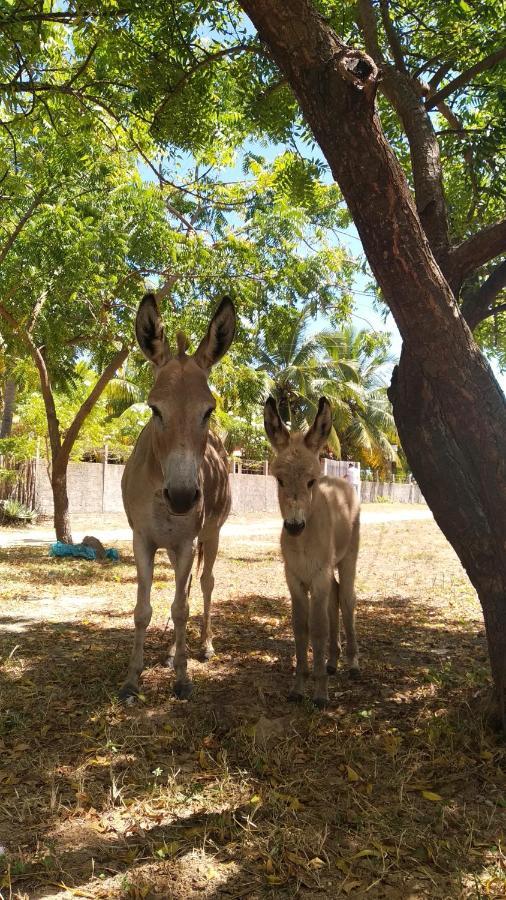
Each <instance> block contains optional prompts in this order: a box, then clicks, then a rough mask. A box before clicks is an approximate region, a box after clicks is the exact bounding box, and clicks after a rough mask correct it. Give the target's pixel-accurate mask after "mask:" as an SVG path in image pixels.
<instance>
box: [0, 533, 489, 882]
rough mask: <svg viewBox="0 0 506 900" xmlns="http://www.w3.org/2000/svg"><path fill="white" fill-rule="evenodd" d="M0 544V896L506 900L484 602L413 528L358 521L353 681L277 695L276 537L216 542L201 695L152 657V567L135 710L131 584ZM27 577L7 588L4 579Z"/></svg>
mask: <svg viewBox="0 0 506 900" xmlns="http://www.w3.org/2000/svg"><path fill="white" fill-rule="evenodd" d="M120 550H121V554H122V559H121V562H119V563H117V564H112V563H90V562H87V561H77V560H67V559H50V558H49V557H48V556H47V555H46V551H45V550H44V549H42V548H36V547H30V548H24V547H23V548H21V549H19V548H16V549H8V550H3V551H1V554H0V566H1V575H2V579H1V582H0V585H1V586H0V598H1V607H0V609H1V614H0V629H1V631H0V688H1V695H0V696H1V701H0V702H1V718H0V846H1V847H2V848H3V849H4V850H5V853H4V855H3V857H2V856H0V895H1V896H2V897H3V898H7V897H9V898H18V900H21V898H30V900H32V898H33V900H36V898H42V897H56V896H57V897H62V898H63V897H65V898H67V897H68V898H70V897H90V898H120V897H121V898H131V900H137V898H148V900H149V898H174V900H183V898H185V900H186V898H194V897H195V898H196V897H199V898H200V897H204V898H229V900H230V898H243V897H244V898H251V900H253V898H263V897H272V898H288V897H294V896H300V897H305V898H312V897H329V898H331V897H332V898H333V897H340V896H342V897H346V896H350V897H370V898H382V897H384V898H399V900H404V898H418V897H430V898H441V900H443V898H454V897H459V898H460V897H462V898H494V897H504V896H506V880H505V872H506V868H505V866H506V858H505V855H504V842H505V835H504V831H505V818H506V801H505V790H504V788H505V774H504V763H505V752H504V745H503V744H501V743H500V742H499V740H498V739H497V737H496V736H495V735H494V734H492V733H491V732H489V731H488V730H487V728H486V726H485V724H484V723H483V721H482V718H481V715H480V709H481V707H482V703H483V697H484V696H485V694H486V692H487V690H488V687H489V672H488V664H487V654H486V644H485V639H484V633H483V625H482V619H481V613H480V610H479V606H478V603H477V600H476V597H475V595H474V593H473V591H472V589H471V588H470V586H469V583H468V581H467V579H466V577H465V574H464V572H463V571H462V569H461V567H460V564H459V562H458V560H457V559H456V557H455V555H454V554H453V551H452V550H451V548H450V547H449V546H448V544H447V543H446V542H445V540H444V539H443V537H442V536H441V534H440V533H439V531H438V530H437V528H436V526H435V525H434V524H433V523H432V522H429V521H423V522H399V523H390V524H388V525H368V526H366V527H364V529H363V540H362V549H361V556H360V566H359V573H360V574H359V578H358V595H359V610H358V629H359V637H360V643H361V655H362V666H363V676H362V680H361V681H360V682H359V683H358V684H355V683H351V682H350V681H349V680H348V678H347V676H346V673H345V672H344V670H343V669H341V670H340V671H339V673H338V675H337V676H336V678H334V679H332V686H331V696H332V701H333V702H332V705H331V707H330V709H329V710H328V711H326V712H325V713H316V712H315V711H314V710H313V709H312V707H311V705H310V704H307V705H305V706H303V707H302V708H300V709H299V708H296V709H293V708H292V707H291V706H290V705H289V704H287V703H286V701H285V697H286V694H287V693H288V690H289V685H290V679H291V665H292V640H291V627H290V616H289V606H288V603H287V598H286V586H285V583H284V579H283V573H282V568H281V565H280V561H279V556H278V551H277V545H276V540H275V539H274V538H273V540H272V541H271V540H270V538H268V539H267V540H266V538H265V535H263V536H261V539H260V537H259V539H255V538H253V539H251V538H247V537H242V538H237V537H235V538H227V539H225V540H224V541H223V545H222V549H221V551H220V556H219V562H218V565H217V567H216V590H215V598H216V603H215V607H214V609H215V618H214V623H215V645H216V648H217V650H218V651H219V652H218V655H217V657H215V658H214V659H213V660H212V661H211V662H210V663H207V664H206V663H202V662H199V661H198V659H197V658H196V654H197V650H198V615H197V614H198V612H199V610H200V594H199V592H198V590H197V589H196V587H195V586H194V590H193V595H192V618H191V620H190V624H189V648H190V654H191V655H192V659H191V660H190V668H191V671H192V676H193V678H194V682H195V695H194V698H193V699H192V700H191V701H190V702H187V703H180V702H178V701H176V700H174V699H173V698H172V697H171V683H172V677H173V676H172V675H171V673H170V672H169V671H168V670H167V669H166V668H165V667H164V666H163V665H162V661H163V658H164V653H165V651H166V649H167V645H168V635H167V634H164V628H165V624H166V619H167V612H168V607H169V597H170V595H171V593H172V588H173V577H172V573H171V570H170V568H169V566H168V565H167V563H166V562H165V559H164V556H163V555H162V554H159V556H158V557H157V568H156V573H155V583H154V589H153V608H154V614H153V621H152V625H151V627H150V630H149V632H148V639H147V644H146V664H147V668H146V671H145V674H144V676H143V695H142V700H141V701H140V702H139V704H138V705H137V706H135V707H127V708H124V707H122V706H120V705H119V704H118V703H117V700H116V691H117V688H118V686H119V685H120V683H121V680H122V678H123V676H124V674H125V670H126V663H127V658H128V654H129V651H130V647H131V641H132V620H131V610H132V607H133V602H134V594H135V574H134V568H133V562H132V557H131V551H130V548H129V546H128V545H122V546H120ZM20 572H21V573H22V577H20Z"/></svg>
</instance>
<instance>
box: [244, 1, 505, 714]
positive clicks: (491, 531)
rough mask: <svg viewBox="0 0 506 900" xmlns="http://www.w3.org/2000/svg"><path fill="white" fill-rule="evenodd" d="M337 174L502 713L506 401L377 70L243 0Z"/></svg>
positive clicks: (428, 492) (292, 19)
mask: <svg viewBox="0 0 506 900" xmlns="http://www.w3.org/2000/svg"><path fill="white" fill-rule="evenodd" d="M240 2H241V6H242V7H243V8H244V10H245V11H246V12H247V14H248V15H249V16H250V18H251V19H252V21H253V23H254V24H255V26H256V27H257V30H258V32H259V35H260V37H261V39H262V40H264V41H265V42H266V44H267V45H268V46H269V49H270V51H271V54H272V56H273V58H274V59H275V61H276V62H277V64H278V65H279V67H280V68H281V69H282V71H283V72H284V73H285V75H286V77H287V79H288V81H289V83H290V84H291V86H292V88H293V90H294V93H295V95H296V97H297V99H298V101H299V104H300V106H301V109H302V111H303V113H304V115H305V117H306V119H307V121H308V123H309V125H310V127H311V129H312V131H313V133H314V135H315V138H316V140H317V141H318V143H319V145H320V147H321V149H322V152H323V153H324V155H325V157H326V159H327V161H328V163H329V165H330V167H331V169H332V173H333V175H334V178H335V180H336V181H337V182H338V184H339V186H340V188H341V190H342V192H343V195H344V197H345V200H346V202H347V204H348V207H349V209H350V212H351V214H352V216H353V219H354V222H355V225H356V227H357V230H358V232H359V234H360V237H361V240H362V244H363V247H364V250H365V253H366V256H367V258H368V261H369V264H370V265H371V268H372V270H373V272H374V275H375V277H376V279H377V281H378V283H379V285H380V287H381V289H382V291H383V294H384V296H385V299H386V301H387V303H388V305H389V307H390V309H391V311H392V313H393V315H394V317H395V320H396V322H397V325H398V327H399V330H400V332H401V335H402V337H403V342H404V346H403V352H402V356H401V361H400V365H399V368H398V372H397V378H396V381H395V384H394V385H393V387H392V391H391V399H392V402H393V407H394V415H395V419H396V422H397V426H398V429H399V433H400V437H401V441H402V443H403V447H404V449H405V451H406V455H407V458H408V460H409V463H410V465H411V467H412V469H413V472H414V475H415V477H416V478H417V481H418V483H419V485H420V487H421V489H422V492H423V493H424V495H425V496H426V498H427V500H428V502H429V505H430V507H431V509H432V511H433V513H434V516H435V518H436V521H437V522H438V524H439V526H440V528H441V529H442V531H443V532H444V534H445V535H446V537H447V538H448V539H449V540H450V542H451V543H452V545H453V546H454V548H455V550H456V552H457V553H458V555H459V557H460V559H461V560H462V563H463V565H464V566H465V568H466V570H467V573H468V575H469V577H470V579H471V581H472V583H473V585H474V586H475V588H476V590H477V592H478V595H479V598H480V601H481V603H482V606H483V611H484V617H485V625H486V630H487V637H488V644H489V651H490V661H491V666H492V673H493V678H494V683H495V689H496V699H497V701H498V704H499V711H500V715H501V717H502V720H503V723H504V722H505V719H506V716H505V689H506V542H505V540H504V535H505V534H506V453H505V451H504V448H505V446H506V400H505V397H504V395H503V394H502V392H501V390H500V388H499V386H498V384H497V382H496V381H495V379H494V377H493V374H492V372H491V369H490V367H489V366H488V364H487V362H486V361H485V359H484V358H483V356H482V355H481V353H480V351H479V349H478V347H477V346H476V344H475V343H474V341H473V338H472V335H471V332H470V331H469V329H468V327H467V325H466V324H465V322H464V319H463V318H462V316H461V314H460V312H459V309H458V306H457V304H456V302H455V298H454V295H453V293H452V291H451V289H450V287H449V285H448V283H447V282H446V280H445V279H444V277H443V275H442V273H441V270H440V268H439V267H438V265H437V263H436V261H435V259H434V256H433V254H432V252H431V250H430V247H429V245H428V242H427V238H426V236H425V233H424V230H423V228H422V227H421V224H420V220H419V218H418V215H417V212H416V209H415V207H414V203H413V199H412V197H411V194H410V191H409V189H408V185H407V183H406V179H405V177H404V174H403V172H402V170H401V168H400V166H399V164H398V163H397V161H396V159H395V157H394V155H393V153H392V151H391V149H390V147H389V145H388V144H387V141H386V139H385V137H384V135H383V133H382V130H381V125H380V122H379V119H378V116H377V112H376V107H375V101H374V95H375V90H376V87H377V82H378V72H377V69H376V66H375V64H374V62H373V61H372V60H371V59H370V58H369V57H367V56H366V55H365V54H360V53H359V52H358V51H356V50H351V49H350V48H348V47H346V45H345V44H344V43H343V42H342V41H341V40H340V39H339V38H338V37H337V36H336V35H335V33H334V32H333V31H332V29H331V28H330V27H329V26H328V24H327V23H326V22H325V21H324V19H323V18H322V17H321V16H319V15H318V13H317V12H316V10H315V9H314V7H313V6H312V4H311V2H310V0H291V2H290V3H286V0H240Z"/></svg>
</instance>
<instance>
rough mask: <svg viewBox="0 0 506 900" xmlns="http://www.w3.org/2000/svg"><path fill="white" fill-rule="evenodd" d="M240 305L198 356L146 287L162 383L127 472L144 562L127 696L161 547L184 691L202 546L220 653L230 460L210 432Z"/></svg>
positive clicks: (138, 554) (144, 335) (223, 317)
mask: <svg viewBox="0 0 506 900" xmlns="http://www.w3.org/2000/svg"><path fill="white" fill-rule="evenodd" d="M235 322H236V316H235V309H234V305H233V303H232V301H231V300H230V299H229V298H228V297H225V298H224V299H223V300H222V301H221V303H220V305H219V307H218V309H217V310H216V312H215V314H214V317H213V319H212V320H211V323H210V325H209V328H208V330H207V334H206V335H205V337H204V338H203V339H202V341H201V343H200V345H199V347H198V348H197V350H196V351H195V353H194V354H193V356H188V355H187V354H186V347H187V341H186V338H185V336H184V335H183V334H178V336H177V343H178V352H177V353H175V354H171V352H170V350H169V345H168V343H167V340H166V338H165V335H164V331H163V325H162V322H161V319H160V316H159V312H158V307H157V303H156V299H155V296H154V294H146V296H145V297H144V299H143V300H142V302H141V304H140V306H139V309H138V311H137V319H136V323H135V333H136V336H137V340H138V342H139V346H140V348H141V350H142V352H143V353H144V355H145V356H146V358H147V359H148V360H150V361H151V362H152V363H153V367H154V370H155V382H154V385H153V387H152V389H151V391H150V393H149V396H148V404H149V406H150V407H151V410H152V413H153V415H152V418H151V420H150V421H149V422H148V424H147V425H146V427H145V428H144V430H143V431H142V432H141V434H140V436H139V439H138V441H137V443H136V445H135V449H134V452H133V453H132V455H131V457H130V459H129V460H128V462H127V464H126V466H125V472H124V474H123V479H122V484H121V487H122V492H123V504H124V507H125V512H126V514H127V516H128V521H129V523H130V526H131V528H132V530H133V549H134V556H135V563H136V566H137V605H136V607H135V610H134V622H135V638H134V646H133V650H132V655H131V658H130V665H129V668H128V674H127V677H126V680H125V682H124V684H123V687H122V688H121V691H120V698H121V699H123V700H126V699H128V698H129V697H133V696H135V695H136V694H137V693H138V691H139V677H140V674H141V672H142V669H143V665H144V637H145V634H146V628H147V627H148V625H149V623H150V620H151V604H150V593H151V583H152V580H153V565H154V557H155V553H156V550H157V549H158V548H160V547H161V548H164V549H165V550H167V553H168V556H169V559H170V562H171V563H172V565H173V567H174V570H175V579H176V593H175V598H174V602H173V604H172V607H171V615H172V621H173V624H174V631H175V643H174V645H173V647H172V648H171V651H170V660H171V661H172V662H173V664H174V669H175V673H176V682H175V685H174V691H175V694H176V696H177V697H179V698H180V699H186V698H188V697H189V696H190V694H191V689H192V685H191V681H190V679H189V677H188V674H187V660H186V623H187V619H188V592H189V586H190V582H191V571H192V565H193V560H194V556H195V549H196V545H197V544H198V549H199V559H200V557H201V556H202V557H203V560H204V565H203V569H202V577H201V579H200V584H201V588H202V593H203V596H204V615H203V620H202V643H203V649H204V656H205V658H210V657H211V656H212V654H213V652H214V651H213V643H212V632H211V595H212V591H213V587H214V578H213V566H214V561H215V559H216V554H217V552H218V543H219V534H220V528H221V526H222V525H223V523H224V521H225V519H226V518H227V516H228V513H229V511H230V487H229V479H228V460H227V456H226V453H225V450H224V447H223V445H222V443H221V441H220V440H219V438H217V437H216V436H215V435H213V434H211V433H209V420H210V417H211V413H212V412H213V410H214V408H215V405H216V404H215V400H214V398H213V395H212V393H211V391H210V389H209V386H208V383H207V379H208V376H209V372H210V370H211V367H212V366H213V365H214V364H215V363H217V362H218V360H219V359H221V357H222V356H223V355H224V353H226V351H227V350H228V348H229V347H230V344H231V343H232V339H233V337H234V332H235Z"/></svg>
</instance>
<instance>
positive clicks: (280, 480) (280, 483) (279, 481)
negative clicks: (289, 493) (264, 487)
mask: <svg viewBox="0 0 506 900" xmlns="http://www.w3.org/2000/svg"><path fill="white" fill-rule="evenodd" d="M278 484H279V486H280V487H283V479H282V478H278Z"/></svg>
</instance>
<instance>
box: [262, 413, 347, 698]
mask: <svg viewBox="0 0 506 900" xmlns="http://www.w3.org/2000/svg"><path fill="white" fill-rule="evenodd" d="M264 422H265V430H266V432H267V436H268V438H269V440H270V442H271V444H272V446H273V447H274V449H275V450H276V458H275V459H274V461H273V463H272V467H271V470H272V474H273V475H275V476H276V478H277V481H278V499H279V506H280V509H281V515H282V516H283V530H282V532H281V553H282V555H283V561H284V563H285V574H286V581H287V584H288V590H289V591H290V596H291V599H292V623H293V632H294V637H295V652H296V656H297V668H296V671H295V684H294V686H293V689H292V691H291V693H290V695H289V700H295V701H299V700H302V698H303V696H304V690H305V683H306V678H307V675H308V661H307V653H308V642H309V633H311V642H312V644H313V675H314V696H313V702H314V704H315V706H317V707H320V708H323V707H325V706H326V705H327V703H328V675H329V674H334V673H335V671H336V667H337V659H338V656H339V654H340V651H341V645H340V642H339V607H340V608H341V612H342V616H343V623H344V630H345V634H346V657H347V661H348V665H349V667H350V675H351V677H352V678H353V677H354V678H356V677H358V674H359V665H358V646H357V639H356V635H355V602H356V601H355V571H356V565H357V554H358V545H359V531H360V507H359V501H358V497H357V495H356V493H355V489H354V488H353V486H352V485H351V484H348V482H346V481H344V480H343V479H342V478H324V477H322V474H321V469H320V460H319V452H320V450H321V449H322V447H323V446H324V444H325V443H326V441H327V439H328V436H329V434H330V430H331V428H332V411H331V408H330V403H329V401H328V400H327V399H326V398H325V397H321V398H320V402H319V404H318V412H317V414H316V418H315V420H314V422H313V424H312V426H311V428H310V429H309V431H307V433H306V434H302V433H300V432H290V431H288V429H287V427H286V426H285V424H284V423H283V422H282V420H281V417H280V415H279V413H278V408H277V406H276V401H275V400H274V398H273V397H269V399H268V400H267V402H266V404H265V409H264ZM336 568H337V570H338V572H339V584H338V582H337V581H336V577H335V574H334V573H335V569H336ZM327 652H328V657H327Z"/></svg>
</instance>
